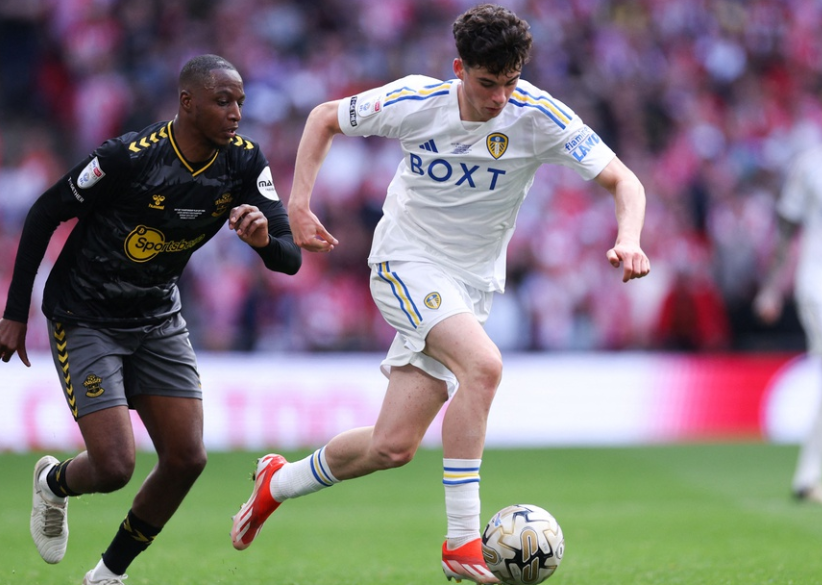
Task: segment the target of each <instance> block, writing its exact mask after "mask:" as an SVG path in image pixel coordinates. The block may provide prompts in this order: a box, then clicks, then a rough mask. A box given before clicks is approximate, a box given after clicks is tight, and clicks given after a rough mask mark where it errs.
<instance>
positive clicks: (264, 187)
mask: <svg viewBox="0 0 822 585" xmlns="http://www.w3.org/2000/svg"><path fill="white" fill-rule="evenodd" d="M257 191H259V192H260V195H262V196H263V197H265V198H266V199H271V200H272V201H279V200H280V196H279V195H277V190H276V189H275V188H274V180H273V179H272V178H271V169H270V168H269V167H265V168H264V169H263V170H262V172H261V173H260V176H259V177H257Z"/></svg>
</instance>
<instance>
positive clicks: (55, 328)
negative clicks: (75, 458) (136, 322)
mask: <svg viewBox="0 0 822 585" xmlns="http://www.w3.org/2000/svg"><path fill="white" fill-rule="evenodd" d="M49 334H50V335H49V339H50V342H51V354H52V357H53V358H54V365H55V366H56V368H57V373H58V374H59V377H60V383H61V384H62V386H63V392H64V394H65V398H66V402H67V403H68V406H69V408H70V409H71V413H72V415H74V418H75V420H76V419H78V418H80V417H81V416H83V415H86V414H89V413H92V412H96V411H98V410H103V409H105V408H111V407H114V406H128V407H129V408H133V405H132V398H134V397H135V396H139V395H145V394H147V395H154V396H176V397H183V398H197V399H200V400H202V397H203V392H202V387H201V385H200V374H199V372H198V371H197V360H196V357H195V355H194V350H193V349H192V347H191V342H190V341H189V339H188V328H187V327H186V322H185V319H183V317H182V315H180V314H179V313H178V314H176V315H174V316H173V317H169V318H168V319H167V320H165V321H163V322H162V323H159V324H156V325H149V326H144V327H135V328H127V329H120V328H112V329H92V328H90V327H85V326H79V325H68V324H66V325H63V324H61V323H58V322H54V321H50V322H49Z"/></svg>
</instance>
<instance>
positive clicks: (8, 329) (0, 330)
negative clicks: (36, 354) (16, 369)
mask: <svg viewBox="0 0 822 585" xmlns="http://www.w3.org/2000/svg"><path fill="white" fill-rule="evenodd" d="M27 331H28V326H27V325H26V324H25V323H21V322H20V321H12V320H11V319H0V359H2V360H3V361H4V362H8V361H9V360H10V359H11V356H13V355H14V352H17V355H19V356H20V361H21V362H23V363H24V364H26V366H27V367H31V363H30V362H29V356H28V353H27V352H26V332H27Z"/></svg>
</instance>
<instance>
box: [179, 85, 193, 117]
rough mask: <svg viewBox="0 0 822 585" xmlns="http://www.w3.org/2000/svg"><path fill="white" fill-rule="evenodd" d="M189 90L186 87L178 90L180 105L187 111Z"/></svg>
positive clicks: (188, 110)
mask: <svg viewBox="0 0 822 585" xmlns="http://www.w3.org/2000/svg"><path fill="white" fill-rule="evenodd" d="M191 97H192V96H191V92H190V91H188V90H187V89H182V90H180V107H181V108H182V109H184V110H185V111H187V112H190V111H191Z"/></svg>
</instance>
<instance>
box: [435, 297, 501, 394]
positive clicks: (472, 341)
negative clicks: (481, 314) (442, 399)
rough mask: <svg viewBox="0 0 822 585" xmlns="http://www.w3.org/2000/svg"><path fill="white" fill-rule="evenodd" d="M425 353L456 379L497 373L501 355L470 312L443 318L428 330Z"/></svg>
mask: <svg viewBox="0 0 822 585" xmlns="http://www.w3.org/2000/svg"><path fill="white" fill-rule="evenodd" d="M425 353H426V354H427V355H429V356H431V357H432V358H434V359H435V360H437V361H438V362H441V363H442V364H444V365H445V367H447V368H448V369H449V370H451V371H452V372H454V374H455V375H456V376H457V379H458V380H464V379H465V378H466V377H467V376H468V375H471V374H474V375H478V374H481V373H485V372H487V373H489V374H490V375H493V376H496V375H497V372H498V371H499V372H500V373H501V369H502V355H501V353H500V351H499V348H497V346H496V344H494V342H493V341H492V340H491V338H490V337H489V336H488V334H487V333H486V332H485V329H483V327H482V325H480V324H479V322H478V321H477V319H476V318H475V317H474V315H472V314H468V313H460V314H457V315H452V316H450V317H448V318H447V319H443V320H442V321H440V322H439V323H437V324H436V325H434V327H432V328H431V331H430V332H429V333H428V337H427V338H426V345H425Z"/></svg>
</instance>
